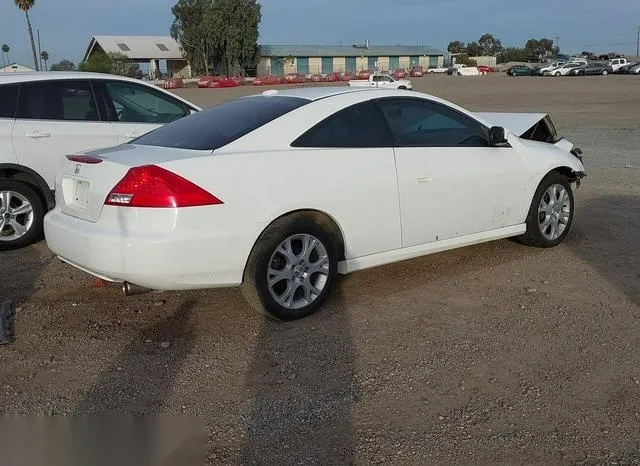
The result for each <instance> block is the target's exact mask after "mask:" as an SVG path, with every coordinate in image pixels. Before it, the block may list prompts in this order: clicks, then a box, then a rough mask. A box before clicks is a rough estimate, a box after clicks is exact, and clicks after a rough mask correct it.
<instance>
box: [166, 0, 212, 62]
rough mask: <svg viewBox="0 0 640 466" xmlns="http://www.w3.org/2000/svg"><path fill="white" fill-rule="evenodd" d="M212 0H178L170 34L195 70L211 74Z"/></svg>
mask: <svg viewBox="0 0 640 466" xmlns="http://www.w3.org/2000/svg"><path fill="white" fill-rule="evenodd" d="M212 10H213V1H212V0H178V3H176V4H175V5H174V6H173V7H172V8H171V13H172V14H173V16H174V20H173V23H172V24H171V29H170V34H171V37H173V39H174V40H176V41H177V42H178V43H179V44H180V47H181V48H182V50H183V51H184V53H185V55H186V57H187V60H188V62H189V63H190V64H191V67H192V68H193V70H194V71H195V72H202V71H204V73H205V74H209V64H210V60H211V58H212V57H211V55H212V52H213V29H212V23H213V21H212Z"/></svg>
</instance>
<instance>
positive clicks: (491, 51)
mask: <svg viewBox="0 0 640 466" xmlns="http://www.w3.org/2000/svg"><path fill="white" fill-rule="evenodd" d="M478 44H479V45H480V49H481V52H482V55H485V56H494V55H497V54H499V53H500V52H501V51H502V50H503V47H502V42H500V39H496V38H495V37H493V34H488V33H487V34H483V35H482V37H480V40H479V41H478Z"/></svg>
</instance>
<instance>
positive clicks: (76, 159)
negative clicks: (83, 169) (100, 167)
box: [67, 155, 102, 164]
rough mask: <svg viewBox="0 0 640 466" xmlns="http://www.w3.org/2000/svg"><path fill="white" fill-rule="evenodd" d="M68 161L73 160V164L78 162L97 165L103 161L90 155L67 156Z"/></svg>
mask: <svg viewBox="0 0 640 466" xmlns="http://www.w3.org/2000/svg"><path fill="white" fill-rule="evenodd" d="M67 159H69V160H71V161H72V162H78V163H90V164H95V163H100V162H102V159H99V158H97V157H92V156H90V155H67Z"/></svg>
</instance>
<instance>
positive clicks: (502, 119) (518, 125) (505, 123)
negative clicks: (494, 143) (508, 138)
mask: <svg viewBox="0 0 640 466" xmlns="http://www.w3.org/2000/svg"><path fill="white" fill-rule="evenodd" d="M476 115H477V116H478V117H479V118H481V119H483V120H485V121H486V122H488V123H489V124H491V125H492V126H502V127H503V128H507V129H508V130H509V131H510V132H511V133H512V134H515V135H516V136H518V137H522V135H523V134H525V133H526V132H527V131H529V130H530V129H532V128H533V127H534V126H535V125H536V124H538V123H539V122H540V121H542V120H545V119H548V116H549V114H548V113H493V112H482V113H476Z"/></svg>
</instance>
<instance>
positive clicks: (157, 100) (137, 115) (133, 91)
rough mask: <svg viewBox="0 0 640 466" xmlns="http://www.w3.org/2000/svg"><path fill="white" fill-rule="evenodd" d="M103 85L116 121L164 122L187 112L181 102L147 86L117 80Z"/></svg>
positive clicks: (175, 118)
mask: <svg viewBox="0 0 640 466" xmlns="http://www.w3.org/2000/svg"><path fill="white" fill-rule="evenodd" d="M104 85H105V89H106V91H107V95H108V97H109V100H110V101H111V102H110V104H111V105H113V113H114V119H115V120H116V121H120V122H123V123H154V124H164V123H169V122H171V121H174V120H177V119H179V118H182V117H183V116H186V115H187V114H188V111H187V108H186V106H185V105H184V104H183V103H182V102H180V101H178V100H175V99H171V98H170V97H168V96H166V95H164V94H163V93H162V92H159V91H154V90H153V89H149V88H148V87H147V86H141V85H138V84H133V83H128V82H118V81H107V82H105V83H104Z"/></svg>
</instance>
